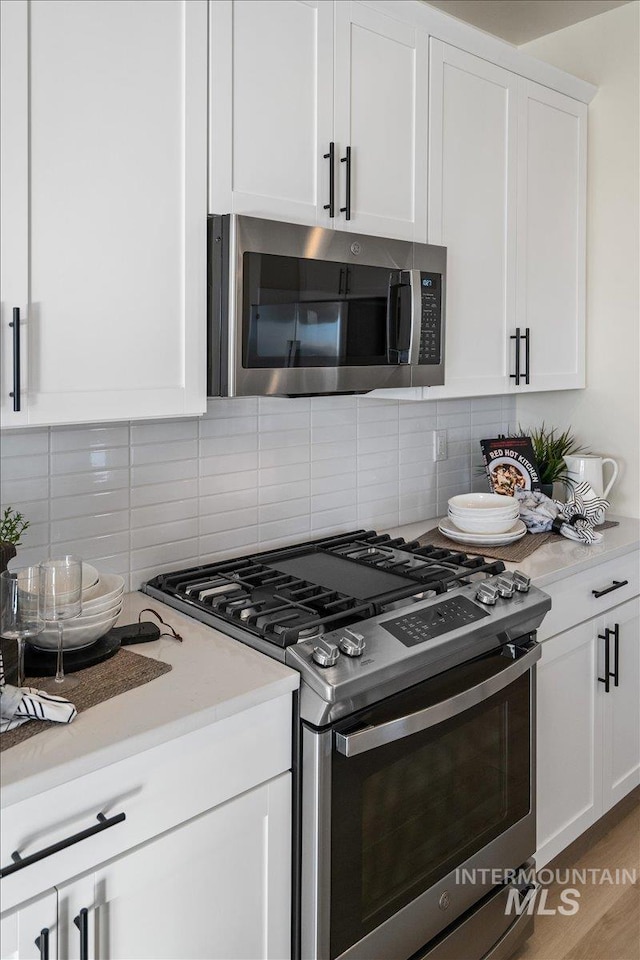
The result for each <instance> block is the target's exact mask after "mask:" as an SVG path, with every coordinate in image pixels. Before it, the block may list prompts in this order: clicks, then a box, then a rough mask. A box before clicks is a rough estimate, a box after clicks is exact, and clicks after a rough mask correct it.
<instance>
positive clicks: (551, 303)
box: [512, 79, 587, 390]
mask: <svg viewBox="0 0 640 960" xmlns="http://www.w3.org/2000/svg"><path fill="white" fill-rule="evenodd" d="M519 83H520V106H519V115H520V116H519V149H518V217H517V220H518V267H517V272H518V301H517V312H516V324H515V326H516V327H517V328H519V330H520V336H521V338H522V337H526V335H527V330H528V331H529V365H528V368H527V363H526V346H527V344H526V340H522V339H521V341H520V344H521V354H520V371H521V373H524V374H525V376H524V377H522V376H521V377H520V384H519V385H515V382H514V381H513V380H512V383H514V385H515V389H518V390H527V389H528V390H562V389H570V388H576V387H584V385H585V342H584V341H585V261H586V252H585V217H586V179H587V176H586V157H587V149H586V128H587V107H586V105H585V104H584V103H579V102H578V101H577V100H573V99H572V98H571V97H566V96H563V95H562V94H560V93H556V92H555V91H554V90H549V89H548V88H547V87H543V86H541V85H539V84H537V83H532V82H531V81H529V80H524V79H521V80H520V81H519ZM527 372H528V373H529V377H528V380H529V382H528V384H527V382H526V380H527V377H526V373H527Z"/></svg>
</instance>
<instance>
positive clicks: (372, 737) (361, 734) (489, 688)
mask: <svg viewBox="0 0 640 960" xmlns="http://www.w3.org/2000/svg"><path fill="white" fill-rule="evenodd" d="M541 654H542V650H541V647H540V644H539V643H537V644H536V645H535V646H534V647H532V648H531V649H530V650H528V651H527V653H525V654H524V655H523V656H521V657H520V658H519V659H518V660H513V661H511V662H510V663H509V666H508V667H507V668H506V669H505V670H502V671H501V672H500V673H498V674H496V676H495V677H490V678H489V679H488V680H483V681H482V683H478V684H476V686H475V687H469V689H468V690H463V691H462V692H461V693H458V694H456V695H455V697H450V698H449V699H448V700H443V701H442V703H435V704H433V706H431V707H425V709H424V710H417V711H416V712H415V713H410V714H408V715H407V716H404V717H398V718H397V719H396V720H389V721H388V722H387V723H380V724H377V725H373V724H372V725H371V726H368V727H364V728H363V729H362V730H357V731H355V732H354V733H347V734H343V733H336V750H337V751H338V753H341V754H342V755H343V756H345V757H356V756H358V754H360V753H367V752H368V751H369V750H375V749H376V748H377V747H383V746H385V745H386V744H388V743H394V742H395V741H396V740H404V738H405V737H410V736H412V735H413V734H414V733H420V731H422V730H428V729H429V727H434V726H436V724H438V723H443V722H444V721H445V720H450V719H451V718H452V717H455V716H457V715H458V714H459V713H464V711H465V710H469V709H470V707H475V706H476V705H477V704H479V703H482V701H483V700H487V699H488V698H489V697H491V696H493V694H494V693H498V691H499V690H504V688H505V687H508V686H509V684H510V683H513V681H514V680H516V679H517V678H518V677H520V676H522V674H523V673H526V672H527V671H528V670H530V669H531V667H532V666H533V664H534V663H535V662H536V660H539V659H540V656H541Z"/></svg>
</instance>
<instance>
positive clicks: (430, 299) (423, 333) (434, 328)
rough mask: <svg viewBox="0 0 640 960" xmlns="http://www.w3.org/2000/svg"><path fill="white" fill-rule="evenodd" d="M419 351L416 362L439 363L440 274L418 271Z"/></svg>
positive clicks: (440, 331) (440, 324)
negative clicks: (419, 309)
mask: <svg viewBox="0 0 640 960" xmlns="http://www.w3.org/2000/svg"><path fill="white" fill-rule="evenodd" d="M420 294H421V296H420V300H421V304H420V307H421V314H420V352H419V354H418V363H419V364H427V363H440V359H441V355H442V276H441V274H439V273H425V272H423V271H421V272H420Z"/></svg>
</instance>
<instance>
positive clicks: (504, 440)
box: [480, 437, 542, 497]
mask: <svg viewBox="0 0 640 960" xmlns="http://www.w3.org/2000/svg"><path fill="white" fill-rule="evenodd" d="M480 447H481V449H482V459H483V460H484V466H485V470H486V471H487V477H488V479H489V485H490V487H491V490H492V491H493V493H501V494H503V495H505V496H508V497H513V496H514V495H515V492H516V491H517V490H540V488H541V486H542V483H541V481H540V471H539V469H538V464H537V463H536V458H535V455H534V453H533V444H532V443H531V437H496V438H495V439H493V440H481V441H480Z"/></svg>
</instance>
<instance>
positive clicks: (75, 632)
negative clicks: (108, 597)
mask: <svg viewBox="0 0 640 960" xmlns="http://www.w3.org/2000/svg"><path fill="white" fill-rule="evenodd" d="M121 610H122V603H119V604H118V605H117V606H116V607H113V608H112V609H111V610H108V611H107V612H106V613H101V614H98V616H95V617H83V616H82V615H80V616H79V617H74V618H73V619H72V620H63V622H62V625H63V634H62V646H63V648H64V649H65V650H77V649H78V648H79V647H86V646H88V645H89V644H90V643H94V642H95V641H96V640H99V639H100V637H103V636H104V635H105V633H108V632H109V630H110V629H111V627H112V626H113V625H114V623H115V622H116V620H117V619H118V617H119V616H120V612H121ZM29 642H30V643H31V644H32V645H33V646H34V647H38V649H40V650H56V649H57V646H58V625H57V624H54V623H52V624H47V626H46V627H45V628H44V630H43V631H42V633H39V634H38V636H37V637H34V638H33V639H32V640H30V641H29Z"/></svg>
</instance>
